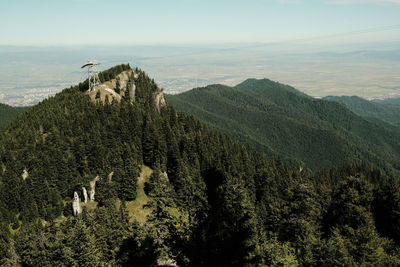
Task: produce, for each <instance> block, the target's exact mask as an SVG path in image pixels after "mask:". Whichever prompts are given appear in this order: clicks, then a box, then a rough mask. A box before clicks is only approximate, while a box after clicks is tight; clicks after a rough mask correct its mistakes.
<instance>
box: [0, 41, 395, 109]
mask: <svg viewBox="0 0 400 267" xmlns="http://www.w3.org/2000/svg"><path fill="white" fill-rule="evenodd" d="M398 47H400V42H391V43H371V44H362V45H357V44H353V45H340V46H335V45H329V46H321V45H316V44H304V45H302V44H290V43H289V44H240V45H236V44H225V45H201V46H200V45H193V46H190V45H179V46H178V45H177V46H173V45H168V46H163V45H152V46H144V45H142V46H107V47H106V46H93V47H90V46H83V47H78V46H69V47H14V46H0V102H1V103H6V104H10V105H14V106H24V105H32V104H36V103H38V102H39V101H41V100H43V99H44V98H46V97H47V96H49V95H54V94H55V93H57V92H59V91H61V90H62V89H64V88H66V87H69V86H71V85H74V84H77V83H79V82H81V81H83V80H84V78H85V71H84V70H82V69H81V68H80V66H81V65H82V64H83V63H84V62H86V61H87V60H88V59H97V60H98V61H100V62H102V65H100V70H102V69H106V68H108V67H110V66H112V65H115V64H119V63H130V64H131V66H133V67H139V68H141V69H143V70H145V71H146V72H147V73H148V74H149V75H150V76H151V77H154V79H155V80H156V82H157V83H158V84H159V85H160V86H161V87H163V88H164V89H165V91H166V92H167V93H172V94H174V93H179V92H183V91H186V90H190V89H192V88H194V87H200V86H206V85H209V84H215V83H220V84H226V85H230V86H232V85H236V84H238V83H240V82H241V81H243V80H245V79H247V78H269V79H271V80H275V81H278V82H281V83H285V84H289V85H291V86H294V87H296V88H297V89H299V90H300V91H303V92H305V93H306V94H309V95H311V96H314V97H324V96H327V95H358V96H361V97H364V98H367V99H376V98H389V97H400V49H398Z"/></svg>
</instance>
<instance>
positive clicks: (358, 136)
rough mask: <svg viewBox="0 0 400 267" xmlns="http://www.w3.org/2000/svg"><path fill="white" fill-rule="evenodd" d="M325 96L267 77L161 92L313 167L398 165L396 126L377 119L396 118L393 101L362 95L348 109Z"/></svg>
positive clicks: (269, 150) (241, 136)
mask: <svg viewBox="0 0 400 267" xmlns="http://www.w3.org/2000/svg"><path fill="white" fill-rule="evenodd" d="M327 99H329V101H327V100H326V99H325V100H324V99H322V100H321V99H314V98H312V97H310V96H308V95H305V94H303V93H301V92H300V91H298V90H296V89H295V88H293V87H290V86H287V85H283V84H280V83H277V82H273V81H271V80H268V79H262V80H256V79H249V80H246V81H245V82H243V83H241V84H239V85H237V86H235V87H228V86H224V85H210V86H207V87H204V88H196V89H193V90H191V91H188V92H185V93H182V94H178V95H168V96H167V100H168V101H169V102H170V103H171V104H173V106H175V108H176V109H178V110H180V111H184V112H187V113H190V114H192V115H193V116H195V117H197V118H198V119H200V120H201V121H203V122H205V123H207V124H209V125H211V126H212V127H214V128H216V129H218V130H220V131H222V132H224V133H225V134H227V135H229V136H230V137H232V138H234V139H235V140H237V141H239V142H241V143H243V144H248V145H249V146H250V147H252V148H253V149H256V150H258V151H260V152H263V153H265V154H267V155H269V156H278V157H281V158H287V159H291V160H296V161H298V162H299V163H300V164H306V165H307V166H310V167H311V168H313V169H320V168H326V167H332V166H338V165H341V164H343V163H345V162H348V161H358V160H360V161H366V162H372V163H374V164H377V165H379V166H381V167H383V168H385V169H386V170H393V169H397V170H399V166H400V165H399V163H400V160H399V156H400V144H399V141H398V140H399V138H400V129H399V128H398V127H396V126H395V125H393V124H390V123H387V122H384V121H382V120H379V118H386V117H385V116H386V115H385V114H389V113H390V114H392V116H391V117H388V118H390V119H386V121H390V122H396V116H395V115H396V114H395V111H394V110H395V107H396V105H395V104H393V105H389V104H388V103H380V102H369V101H366V100H364V102H365V103H364V104H365V105H366V108H365V111H364V112H362V110H364V109H362V108H360V109H358V110H356V109H355V108H351V109H352V110H353V111H354V112H352V111H351V110H350V109H348V108H346V107H345V106H343V104H342V103H341V104H339V103H336V102H334V101H332V100H334V99H333V98H332V97H330V98H327ZM339 99H340V98H339ZM360 102H362V101H361V99H360ZM367 104H368V105H367ZM353 106H356V105H353ZM389 106H390V107H389ZM373 107H375V110H374V109H373ZM367 111H368V112H367ZM355 113H357V114H359V115H364V116H365V115H366V114H368V116H370V117H374V118H375V119H374V120H370V119H366V118H363V117H361V116H359V115H357V114H355Z"/></svg>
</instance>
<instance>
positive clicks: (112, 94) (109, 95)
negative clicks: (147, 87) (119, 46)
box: [86, 69, 166, 111]
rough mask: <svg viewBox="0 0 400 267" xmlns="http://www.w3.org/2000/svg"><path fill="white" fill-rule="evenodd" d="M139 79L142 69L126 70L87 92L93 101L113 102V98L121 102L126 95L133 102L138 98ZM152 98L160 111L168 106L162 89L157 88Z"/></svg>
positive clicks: (151, 100) (152, 101)
mask: <svg viewBox="0 0 400 267" xmlns="http://www.w3.org/2000/svg"><path fill="white" fill-rule="evenodd" d="M138 79H140V71H137V70H132V69H130V70H126V71H123V72H121V73H120V74H118V75H117V76H116V78H114V79H111V80H109V81H106V82H104V83H102V84H100V85H98V86H97V87H95V88H94V90H92V91H87V92H86V93H87V94H88V95H89V96H90V98H91V100H92V101H93V102H97V103H106V102H108V103H111V102H112V101H113V100H114V101H116V102H120V101H121V99H122V98H124V97H125V98H129V99H130V101H131V102H135V101H136V100H137V99H136V98H137V83H139V84H140V82H139V81H138ZM151 98H152V99H148V101H150V102H151V103H154V105H155V107H156V109H157V110H158V111H160V109H161V108H162V107H164V106H166V101H165V97H164V93H163V91H162V89H159V88H157V90H155V91H154V92H152V95H151Z"/></svg>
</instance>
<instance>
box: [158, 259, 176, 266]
mask: <svg viewBox="0 0 400 267" xmlns="http://www.w3.org/2000/svg"><path fill="white" fill-rule="evenodd" d="M157 266H170V267H178V264H177V263H176V261H174V260H172V259H157Z"/></svg>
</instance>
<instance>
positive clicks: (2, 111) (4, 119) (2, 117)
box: [0, 103, 28, 129]
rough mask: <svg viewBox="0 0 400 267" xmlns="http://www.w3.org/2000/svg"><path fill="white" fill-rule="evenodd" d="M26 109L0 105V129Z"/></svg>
mask: <svg viewBox="0 0 400 267" xmlns="http://www.w3.org/2000/svg"><path fill="white" fill-rule="evenodd" d="M27 109H28V108H27V107H11V106H9V105H6V104H2V103H0V129H1V128H3V127H5V126H6V125H8V124H9V123H10V122H12V121H13V120H15V119H16V118H17V117H18V116H19V115H20V114H21V113H23V112H25V111H26V110H27Z"/></svg>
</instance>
